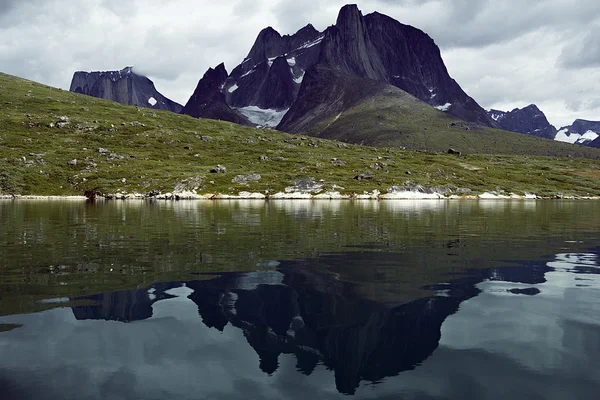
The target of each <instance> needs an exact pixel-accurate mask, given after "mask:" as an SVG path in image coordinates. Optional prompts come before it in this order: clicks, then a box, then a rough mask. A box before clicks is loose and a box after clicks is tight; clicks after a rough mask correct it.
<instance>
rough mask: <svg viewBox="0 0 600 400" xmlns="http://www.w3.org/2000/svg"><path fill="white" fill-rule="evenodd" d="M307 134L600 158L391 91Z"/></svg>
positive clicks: (491, 151)
mask: <svg viewBox="0 0 600 400" xmlns="http://www.w3.org/2000/svg"><path fill="white" fill-rule="evenodd" d="M307 133H308V134H311V135H314V136H318V137H322V138H328V139H336V140H341V141H345V142H350V143H362V144H365V145H372V146H391V147H406V148H407V149H412V150H430V151H446V150H448V149H449V148H453V149H456V150H457V151H460V152H463V153H465V152H466V153H470V154H473V153H477V154H527V155H540V156H568V155H570V156H574V157H592V158H598V155H599V153H598V151H596V150H595V149H589V148H586V147H583V146H573V145H571V144H566V143H560V142H555V141H552V140H546V139H540V138H535V137H533V136H529V135H524V134H519V133H514V132H507V131H503V130H499V129H492V128H486V127H482V126H478V125H475V124H471V123H467V122H464V121H461V120H459V119H457V118H456V117H453V116H451V115H448V114H446V113H444V112H442V111H438V110H436V109H435V108H433V107H430V106H428V105H427V104H425V103H423V102H421V101H419V100H417V99H416V98H415V97H413V96H411V95H410V94H408V93H406V92H404V91H402V90H400V89H397V88H394V87H391V86H387V87H386V89H385V90H382V91H380V92H379V93H378V94H376V95H373V96H370V97H368V98H367V99H366V100H363V101H362V102H360V104H358V105H356V106H354V107H352V108H350V109H349V110H347V111H344V112H343V113H341V114H338V115H335V116H333V117H331V118H329V119H328V120H326V121H323V122H322V123H320V124H317V125H316V126H314V127H312V128H311V129H310V130H308V131H307Z"/></svg>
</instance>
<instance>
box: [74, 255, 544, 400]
mask: <svg viewBox="0 0 600 400" xmlns="http://www.w3.org/2000/svg"><path fill="white" fill-rule="evenodd" d="M377 254H378V253H371V255H372V256H374V257H375V258H376V257H377V256H376V255H377ZM388 256H389V255H388ZM386 257H387V256H386ZM336 258H337V257H336ZM345 259H346V260H348V257H346V258H345ZM327 260H328V262H330V263H331V261H332V260H331V258H328V259H327ZM332 264H333V263H332ZM307 265H308V262H306V261H305V262H294V263H285V264H282V265H280V266H279V268H278V269H277V270H271V271H257V272H252V273H243V274H238V273H227V274H223V275H221V276H219V277H217V278H214V279H210V280H199V281H190V282H185V285H186V286H187V287H188V288H189V289H191V290H193V293H192V294H191V295H190V296H189V299H190V300H192V301H193V302H194V303H195V304H196V305H197V306H198V313H199V316H200V318H201V319H202V321H203V323H204V324H205V325H206V326H208V327H209V328H214V329H217V330H219V331H223V330H224V328H225V326H227V324H231V325H232V326H235V327H237V328H239V329H241V330H242V331H243V333H244V336H245V338H246V340H247V342H248V344H249V345H250V346H252V348H253V349H254V351H256V353H257V354H258V356H259V359H260V365H259V367H260V369H261V370H262V371H263V372H265V373H267V374H273V373H274V372H275V371H276V370H277V369H278V366H279V363H278V359H279V356H280V355H281V354H294V355H295V357H296V360H297V364H296V366H297V369H298V371H300V372H301V373H303V374H306V375H310V374H311V373H312V372H313V371H314V370H315V367H316V366H317V365H318V364H319V363H322V364H323V365H325V366H326V367H328V368H330V369H332V370H333V371H334V373H335V381H336V386H337V389H338V390H339V391H340V392H341V393H345V394H353V393H354V392H355V390H356V389H357V388H358V386H359V384H360V382H361V381H371V382H378V381H381V380H382V379H384V378H386V377H391V376H396V375H398V374H399V373H400V372H402V371H406V370H411V369H414V368H415V367H416V366H418V365H419V364H420V363H422V362H423V361H424V360H425V359H427V358H428V357H429V356H430V355H431V354H432V353H433V351H434V350H435V349H436V348H437V347H438V343H439V340H440V335H441V333H440V331H441V326H442V323H443V322H444V320H445V319H446V318H447V317H448V316H450V315H452V314H454V313H455V312H456V311H457V310H458V307H459V305H460V303H461V302H463V301H465V300H467V299H470V298H472V297H474V296H477V294H478V293H479V289H477V288H476V284H478V283H480V282H482V281H483V280H486V279H487V280H502V281H506V282H515V283H527V284H534V283H541V282H545V279H544V274H545V273H546V272H548V271H549V270H551V268H549V267H547V266H546V264H544V263H541V262H537V263H521V265H519V266H515V267H505V268H498V269H488V270H474V271H472V272H471V273H469V274H466V275H459V276H454V277H453V280H452V282H450V283H443V284H439V285H432V286H429V287H426V288H425V289H427V290H430V291H432V292H433V293H434V294H433V295H429V296H427V297H423V298H418V299H414V300H412V301H409V302H407V303H405V304H400V305H396V306H390V305H389V304H382V303H380V302H377V301H374V300H370V299H366V298H365V297H364V296H360V295H358V294H357V293H359V290H358V289H359V288H360V284H356V283H348V282H343V281H340V280H337V279H336V278H335V275H333V274H330V275H327V274H325V273H323V272H316V269H314V268H309V267H307ZM320 271H322V270H320ZM182 284H184V282H170V283H162V284H155V285H153V286H152V288H151V289H150V290H147V289H144V290H134V291H123V292H114V293H106V294H100V295H96V296H91V297H87V298H86V299H91V300H93V301H95V302H96V304H95V305H93V306H85V307H73V314H74V315H75V317H76V318H77V319H79V320H81V319H103V320H116V321H122V322H130V321H135V320H143V319H147V318H150V317H151V316H152V305H153V304H154V303H155V302H157V301H160V300H162V299H166V298H169V297H170V296H169V295H168V294H166V293H165V292H167V291H168V290H169V289H172V288H176V287H180V286H181V285H182ZM509 291H511V290H509ZM511 292H512V293H517V294H521V293H522V294H528V295H536V294H537V292H539V291H537V289H536V290H533V289H532V290H527V289H515V290H514V291H511ZM430 293H431V292H430ZM77 300H81V299H77Z"/></svg>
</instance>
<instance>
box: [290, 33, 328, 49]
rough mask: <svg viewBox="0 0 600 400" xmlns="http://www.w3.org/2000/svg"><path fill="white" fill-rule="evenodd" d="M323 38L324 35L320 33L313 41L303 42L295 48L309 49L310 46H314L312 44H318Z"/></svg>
mask: <svg viewBox="0 0 600 400" xmlns="http://www.w3.org/2000/svg"><path fill="white" fill-rule="evenodd" d="M324 38H325V35H321V36H319V37H318V38H316V39H315V40H313V41H310V42H306V43H304V44H303V45H302V46H300V47H298V48H297V49H296V50H302V49H309V48H311V47H314V46H316V45H318V44H319V43H321V42H322V41H323V39H324Z"/></svg>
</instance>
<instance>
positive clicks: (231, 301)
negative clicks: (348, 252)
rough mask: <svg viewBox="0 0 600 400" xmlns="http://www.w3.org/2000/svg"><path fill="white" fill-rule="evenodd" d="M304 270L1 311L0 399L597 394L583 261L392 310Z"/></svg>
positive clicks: (595, 312) (296, 265)
mask: <svg viewBox="0 0 600 400" xmlns="http://www.w3.org/2000/svg"><path fill="white" fill-rule="evenodd" d="M377 254H380V256H382V257H384V256H385V253H373V254H372V255H371V256H374V257H377ZM331 257H332V256H329V257H325V259H327V260H328V261H329V262H332V261H333V260H332V258H331ZM339 257H342V255H339ZM335 258H337V257H335ZM342 259H343V258H340V259H339V260H340V261H341V260H342ZM309 264H310V262H308V261H307V260H304V261H294V262H282V263H281V264H280V265H279V266H278V268H277V269H276V270H266V271H256V272H250V273H225V274H222V275H220V276H218V277H213V278H209V279H207V280H198V281H188V282H170V283H160V284H154V285H152V287H150V288H146V289H143V290H135V291H121V292H114V293H106V294H100V295H96V296H91V297H86V299H89V300H92V301H94V302H95V305H92V306H77V307H72V308H71V309H70V310H72V315H70V316H69V315H68V314H66V313H65V310H69V309H57V310H52V311H46V312H43V313H40V314H37V315H21V316H11V317H2V318H0V324H2V323H4V322H3V321H6V323H16V324H23V325H24V327H22V328H19V329H15V330H13V331H11V332H8V333H4V334H3V335H2V336H0V349H1V350H2V353H3V358H4V357H6V358H4V360H5V361H3V363H2V367H1V368H0V389H3V393H7V397H3V398H8V399H13V398H14V399H17V398H23V396H24V397H27V396H33V397H32V398H42V399H46V398H59V397H53V395H54V394H56V396H58V393H60V394H61V395H64V398H68V397H69V394H72V395H73V396H75V397H77V398H112V397H111V396H115V398H174V397H175V396H177V397H178V398H288V397H294V396H296V397H299V398H302V397H309V396H310V395H312V396H314V397H316V398H332V397H334V394H335V392H336V391H337V392H339V393H343V394H357V395H358V396H359V397H365V398H383V397H386V396H389V397H390V398H396V396H397V395H399V394H404V395H407V396H408V395H413V396H416V397H419V398H465V399H468V398H472V399H479V398H500V397H502V396H505V395H508V396H510V397H511V398H532V397H539V398H583V399H586V398H594V394H595V393H597V390H598V389H599V388H600V368H599V367H598V365H600V363H599V361H600V340H599V339H600V330H599V326H598V319H597V317H598V316H599V315H600V313H599V311H600V306H599V305H598V304H597V299H598V296H597V295H598V290H599V289H600V275H598V274H599V273H600V264H599V262H598V255H597V254H591V253H590V254H560V255H557V256H556V257H555V259H554V260H553V261H551V262H547V263H543V262H531V261H528V262H515V263H514V264H515V265H514V266H513V267H503V268H495V269H487V270H473V271H471V273H469V274H465V275H460V276H454V277H452V280H451V281H449V282H443V283H440V284H437V285H433V286H430V287H428V288H427V289H428V290H429V295H427V296H424V297H421V298H418V299H416V300H412V301H410V302H407V303H404V304H395V305H394V304H390V303H382V302H377V301H374V300H372V299H367V298H365V297H364V296H360V295H357V293H359V290H357V289H358V287H359V286H360V285H359V284H356V283H348V282H343V281H340V280H337V279H336V276H335V274H327V273H324V272H323V271H319V272H317V271H316V270H314V269H311V268H309V267H308V265H309ZM76 300H82V299H81V298H80V299H76ZM73 315H74V316H75V319H76V320H77V321H74V320H73ZM85 320H100V321H85ZM78 321H79V322H78ZM105 321H109V322H105ZM116 321H118V322H116ZM122 322H128V324H123V323H122ZM42 327H43V328H44V329H43V330H42V329H41V328H42ZM248 345H250V347H248ZM438 347H439V348H438ZM250 348H251V349H252V350H251V351H250V352H249V351H248V350H249V349H250ZM436 349H437V350H436ZM252 352H254V355H253V353H252ZM289 355H293V367H292V365H291V364H290V362H292V360H291V359H290V358H289ZM257 366H258V367H259V368H260V370H259V369H258V368H256V367H257ZM323 367H325V368H323ZM294 370H295V371H297V372H295V373H294ZM327 370H332V371H333V373H334V375H335V379H334V380H333V379H331V375H330V374H331V372H328V371H327ZM403 371H406V372H404V373H402V372H403ZM260 374H262V376H261V375H260ZM328 374H329V378H327V375H328ZM31 375H35V376H36V377H37V379H39V382H36V385H37V386H36V388H32V386H30V385H28V382H29V380H30V379H31ZM397 375H400V376H399V377H398V378H394V379H393V380H391V379H385V378H389V377H393V376H397ZM300 376H305V377H306V378H305V379H300V378H299V377H300ZM57 377H60V379H57ZM328 379H329V381H330V382H332V381H335V390H334V389H333V387H331V386H330V385H329V384H328V383H327V380H328ZM361 382H372V383H373V384H372V385H365V384H363V385H361ZM61 385H64V386H61ZM61 387H62V389H65V388H66V390H68V391H73V392H72V393H71V392H67V394H65V393H64V392H62V391H59V390H61ZM184 388H187V389H185V390H189V388H194V389H195V390H197V392H196V393H195V394H194V393H190V392H186V391H185V390H184ZM359 388H360V389H361V390H358V389H359ZM95 396H98V397H95ZM161 396H162V397H161Z"/></svg>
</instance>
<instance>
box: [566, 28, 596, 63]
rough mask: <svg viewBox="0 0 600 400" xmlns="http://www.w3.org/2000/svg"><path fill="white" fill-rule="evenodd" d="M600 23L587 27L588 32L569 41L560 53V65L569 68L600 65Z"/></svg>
mask: <svg viewBox="0 0 600 400" xmlns="http://www.w3.org/2000/svg"><path fill="white" fill-rule="evenodd" d="M599 30H600V23H598V24H594V25H592V26H590V27H589V28H587V29H586V31H587V32H586V33H585V34H582V35H579V37H576V38H574V39H573V40H571V41H569V42H567V43H566V44H565V45H564V46H563V49H562V52H561V55H560V59H559V62H560V66H561V67H563V68H567V69H580V68H597V67H600V41H599V40H598V31H599Z"/></svg>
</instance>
